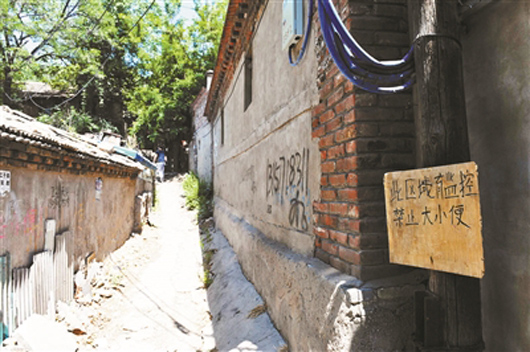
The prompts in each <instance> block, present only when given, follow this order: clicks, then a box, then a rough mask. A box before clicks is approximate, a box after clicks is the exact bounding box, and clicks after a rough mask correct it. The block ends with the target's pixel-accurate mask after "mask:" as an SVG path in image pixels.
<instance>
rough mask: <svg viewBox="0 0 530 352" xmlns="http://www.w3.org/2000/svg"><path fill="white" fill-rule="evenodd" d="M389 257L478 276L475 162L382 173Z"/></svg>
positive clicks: (480, 274)
mask: <svg viewBox="0 0 530 352" xmlns="http://www.w3.org/2000/svg"><path fill="white" fill-rule="evenodd" d="M384 184H385V205H386V222H387V228H388V245H389V250H390V262H391V263H396V264H405V265H410V266H415V267H420V268H427V269H432V270H438V271H444V272H449V273H455V274H460V275H465V276H473V277H478V278H481V277H483V276H484V252H483V249H482V218H481V215H480V199H479V188H478V186H479V185H478V170H477V164H475V163H474V162H468V163H463V164H455V165H446V166H440V167H433V168H427V169H416V170H407V171H398V172H389V173H386V174H385V179H384Z"/></svg>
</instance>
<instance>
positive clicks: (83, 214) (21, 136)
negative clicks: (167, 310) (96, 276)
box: [0, 106, 152, 331]
mask: <svg viewBox="0 0 530 352" xmlns="http://www.w3.org/2000/svg"><path fill="white" fill-rule="evenodd" d="M107 149H108V148H107ZM111 149H112V148H111ZM144 170H145V167H144V166H143V165H142V164H141V163H140V162H138V161H135V160H132V159H131V158H128V157H126V156H123V155H120V154H116V153H113V152H112V151H110V152H109V151H107V150H104V149H101V148H99V147H98V146H97V145H96V144H95V143H94V142H89V141H88V140H84V139H83V138H82V137H81V136H79V135H76V134H73V133H69V132H66V131H64V130H60V129H58V128H55V127H52V126H49V125H45V124H43V123H40V122H38V121H36V120H35V119H33V118H31V117H29V116H27V115H25V114H23V113H20V112H17V111H14V110H11V109H9V108H8V107H5V106H4V107H1V108H0V264H1V265H0V279H1V280H0V284H1V288H2V290H1V291H0V293H1V294H0V297H1V299H0V311H1V316H2V317H3V319H2V320H3V321H4V324H5V325H6V326H7V327H8V328H9V329H10V330H11V331H12V330H13V329H14V328H16V326H17V325H18V323H21V322H22V318H21V317H22V315H24V316H27V315H28V314H31V312H33V311H36V312H41V310H47V309H48V308H49V306H47V305H48V302H45V304H44V306H45V307H42V305H43V304H40V303H42V302H40V303H39V302H37V299H38V297H42V295H41V293H42V292H41V291H40V290H42V289H45V288H44V287H43V286H44V285H41V284H37V283H35V284H34V286H33V284H29V283H27V285H29V286H28V287H31V289H29V288H28V290H29V291H27V296H24V295H22V296H17V294H18V293H17V290H19V289H20V287H22V286H23V285H22V283H21V282H13V283H11V280H22V281H25V280H26V279H27V280H32V281H31V282H36V281H34V280H37V279H36V278H35V277H36V276H35V275H37V274H35V275H33V276H31V275H30V276H27V277H26V276H24V277H22V276H20V275H18V274H17V275H15V272H21V271H20V270H22V269H20V270H19V269H17V268H29V267H30V266H31V265H32V264H33V265H35V262H36V260H37V259H36V257H37V256H39V255H40V253H49V254H50V256H53V255H55V254H56V253H57V252H58V251H59V250H63V251H64V250H66V253H64V255H65V256H66V257H67V258H68V260H67V262H68V265H67V267H65V268H61V269H57V270H58V271H57V272H62V273H63V274H64V273H66V272H67V271H68V270H71V272H70V274H73V270H77V268H78V267H79V266H80V265H81V264H82V263H83V262H84V261H85V258H86V257H87V256H89V255H91V256H92V257H94V258H95V259H97V260H101V259H103V258H105V257H106V256H107V255H108V254H109V253H110V252H112V251H113V250H115V249H116V248H118V247H120V246H121V245H122V244H123V243H124V242H125V241H126V239H127V238H128V237H129V235H130V234H131V232H132V231H133V230H136V231H138V230H139V229H140V227H141V223H140V222H141V220H142V219H141V216H142V215H145V214H146V211H147V208H149V206H150V205H149V203H148V202H149V199H151V197H150V196H149V194H150V192H151V190H152V189H151V186H152V182H151V181H150V177H146V176H145V173H144ZM56 235H57V236H56ZM59 235H64V238H65V239H66V238H67V237H68V240H65V241H67V242H68V244H66V249H65V248H62V249H61V248H58V246H56V243H57V241H58V236H59ZM52 262H53V263H57V262H59V260H57V259H50V263H52ZM46 265H47V264H46ZM48 269H49V270H52V272H53V270H54V269H51V267H50V268H48ZM48 269H47V270H48ZM17 270H19V271H17ZM24 270H27V269H24ZM28 275H29V274H28ZM30 277H31V279H30ZM49 277H50V278H51V279H50V280H51V281H50V282H52V284H50V285H53V283H54V282H56V281H57V280H56V279H54V278H55V277H56V275H55V274H50V275H49ZM54 280H55V281H54ZM70 280H71V276H70ZM28 282H29V281H28ZM24 287H26V286H24ZM48 289H49V287H48ZM46 290H47V289H46ZM52 291H53V289H52ZM58 291H60V290H59V289H57V292H58ZM64 291H66V292H63V293H65V294H66V297H70V298H71V295H72V294H73V282H70V284H69V285H68V287H67V288H66V289H65V290H64ZM30 292H31V293H30ZM37 292H39V293H37ZM48 293H49V292H48ZM48 293H47V294H48ZM52 296H53V295H52ZM52 296H50V297H52ZM55 296H56V297H59V294H58V293H56V294H55ZM13 297H14V298H13ZM20 297H26V298H24V299H22V298H20ZM31 297H33V298H31ZM46 297H48V296H46ZM50 297H48V298H49V299H51V300H52V301H53V299H52V298H50ZM46 300H47V299H45V301H46ZM9 302H18V303H16V304H15V305H13V304H12V303H9ZM17 304H18V305H17ZM39 304H40V305H39ZM46 306H47V307H46ZM21 307H24V309H23V308H21ZM52 307H53V305H52ZM15 318H16V319H15Z"/></svg>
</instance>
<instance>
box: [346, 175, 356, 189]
mask: <svg viewBox="0 0 530 352" xmlns="http://www.w3.org/2000/svg"><path fill="white" fill-rule="evenodd" d="M346 183H347V184H348V186H357V185H358V184H359V180H358V178H357V175H356V174H352V173H349V174H348V177H347V178H346Z"/></svg>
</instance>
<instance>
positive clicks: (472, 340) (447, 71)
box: [408, 0, 484, 352]
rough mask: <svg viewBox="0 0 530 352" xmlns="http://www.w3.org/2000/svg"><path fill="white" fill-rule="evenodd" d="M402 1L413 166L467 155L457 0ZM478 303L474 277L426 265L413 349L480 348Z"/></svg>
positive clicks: (477, 284)
mask: <svg viewBox="0 0 530 352" xmlns="http://www.w3.org/2000/svg"><path fill="white" fill-rule="evenodd" d="M408 5H409V15H410V16H409V17H410V21H411V30H412V34H413V38H414V51H415V65H416V75H417V76H416V78H417V87H416V88H417V91H416V92H417V95H416V98H417V99H416V101H417V104H418V106H417V109H418V110H417V112H416V116H415V124H416V152H417V158H416V160H417V161H416V163H417V167H418V168H423V167H431V166H440V165H447V164H454V163H460V162H465V161H469V159H470V154H469V141H468V133H467V121H466V109H465V99H464V84H463V70H462V48H461V45H460V41H459V19H458V12H457V0H409V2H408ZM480 306H481V305H480V281H479V279H475V278H470V277H464V276H460V275H454V274H447V273H442V272H437V271H431V273H430V279H429V293H427V295H425V294H423V295H419V296H418V295H417V297H416V311H417V315H416V338H417V340H418V344H417V346H418V350H419V351H454V352H456V351H482V350H483V348H484V343H483V341H482V324H481V310H480ZM418 312H420V313H419V315H420V316H418ZM419 325H421V326H419Z"/></svg>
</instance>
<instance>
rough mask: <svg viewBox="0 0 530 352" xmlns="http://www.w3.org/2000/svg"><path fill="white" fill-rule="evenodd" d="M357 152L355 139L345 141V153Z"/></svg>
mask: <svg viewBox="0 0 530 352" xmlns="http://www.w3.org/2000/svg"><path fill="white" fill-rule="evenodd" d="M356 152H357V141H349V142H348V143H346V153H348V154H354V153H356Z"/></svg>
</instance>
